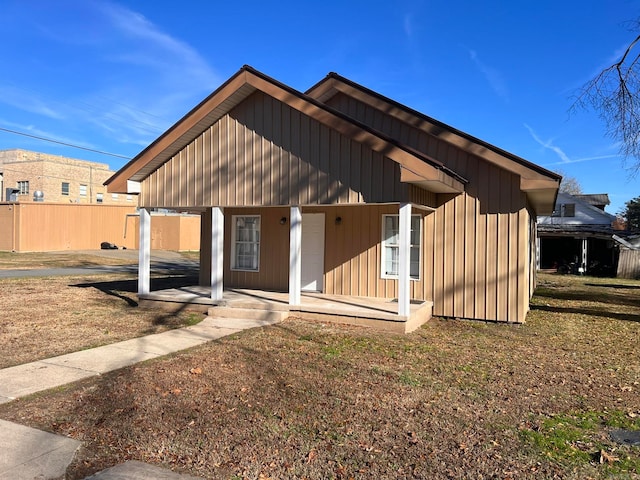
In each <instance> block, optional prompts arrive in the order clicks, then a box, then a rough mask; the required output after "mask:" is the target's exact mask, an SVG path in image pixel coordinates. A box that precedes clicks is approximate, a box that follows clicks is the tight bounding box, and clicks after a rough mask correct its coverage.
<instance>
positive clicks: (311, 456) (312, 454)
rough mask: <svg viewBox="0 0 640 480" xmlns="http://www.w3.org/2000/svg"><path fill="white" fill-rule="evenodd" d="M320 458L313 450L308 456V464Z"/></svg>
mask: <svg viewBox="0 0 640 480" xmlns="http://www.w3.org/2000/svg"><path fill="white" fill-rule="evenodd" d="M317 456H318V454H317V453H316V451H315V450H311V451H310V452H309V454H308V455H307V463H311V462H313V460H314V459H315V458H316V457H317Z"/></svg>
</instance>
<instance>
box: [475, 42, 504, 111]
mask: <svg viewBox="0 0 640 480" xmlns="http://www.w3.org/2000/svg"><path fill="white" fill-rule="evenodd" d="M468 50H469V57H470V58H471V61H472V62H473V63H474V64H475V66H476V67H477V68H478V70H480V73H482V75H484V78H485V79H486V80H487V82H489V85H490V86H491V88H492V89H493V91H494V92H495V93H496V94H497V95H498V96H499V97H500V98H502V99H503V100H505V101H507V100H509V90H508V88H507V85H506V83H505V81H504V79H503V78H502V74H501V73H500V72H499V71H498V70H496V69H495V68H491V67H489V66H488V65H485V64H484V63H483V62H482V61H480V58H478V53H477V52H476V51H475V50H472V49H468Z"/></svg>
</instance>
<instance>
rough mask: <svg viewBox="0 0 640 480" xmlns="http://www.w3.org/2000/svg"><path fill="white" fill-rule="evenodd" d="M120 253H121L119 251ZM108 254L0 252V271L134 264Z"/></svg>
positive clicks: (124, 258)
mask: <svg viewBox="0 0 640 480" xmlns="http://www.w3.org/2000/svg"><path fill="white" fill-rule="evenodd" d="M120 252H122V251H120ZM118 257H119V256H118V254H113V253H112V254H109V252H108V251H104V252H103V251H101V250H96V251H95V252H91V253H90V252H81V253H79V252H24V253H23V252H19V253H15V252H0V270H7V269H29V270H31V269H36V268H58V267H89V266H97V265H126V264H130V263H136V262H135V259H134V261H132V260H131V258H129V257H128V256H127V257H123V256H120V257H121V258H118Z"/></svg>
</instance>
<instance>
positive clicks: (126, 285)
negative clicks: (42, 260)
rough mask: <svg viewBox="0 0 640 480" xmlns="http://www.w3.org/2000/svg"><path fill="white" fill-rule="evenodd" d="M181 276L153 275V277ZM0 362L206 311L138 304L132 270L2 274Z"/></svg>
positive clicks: (171, 324)
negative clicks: (90, 273) (25, 275)
mask: <svg viewBox="0 0 640 480" xmlns="http://www.w3.org/2000/svg"><path fill="white" fill-rule="evenodd" d="M161 281H162V282H165V283H167V282H170V281H180V278H179V277H178V278H175V279H173V280H172V279H171V278H168V279H155V280H154V282H161ZM0 291H1V292H2V306H3V309H2V310H3V318H2V319H1V320H0V352H2V353H1V354H0V368H5V367H9V366H12V365H17V364H21V363H27V362H32V361H34V360H40V359H43V358H49V357H53V356H57V355H62V354H65V353H69V352H73V351H77V350H82V349H85V348H91V347H96V346H99V345H105V344H109V343H114V342H118V341H121V340H126V339H129V338H133V337H139V336H141V335H148V334H150V333H157V332H162V331H164V330H167V329H171V328H178V327H182V326H185V325H193V324H195V323H198V322H199V321H201V320H202V318H203V315H202V314H196V313H194V312H192V311H185V310H179V311H176V312H164V311H158V310H152V309H144V308H140V307H138V303H137V295H136V291H137V280H136V278H135V276H133V275H128V274H116V275H101V276H91V277H87V276H75V277H74V276H70V277H48V278H20V279H0Z"/></svg>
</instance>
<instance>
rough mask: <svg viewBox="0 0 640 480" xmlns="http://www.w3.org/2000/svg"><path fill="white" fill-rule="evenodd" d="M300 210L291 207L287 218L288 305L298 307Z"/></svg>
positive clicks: (300, 238)
mask: <svg viewBox="0 0 640 480" xmlns="http://www.w3.org/2000/svg"><path fill="white" fill-rule="evenodd" d="M301 256H302V209H301V208H300V207H299V206H294V207H291V215H290V217H289V305H300V302H301V296H300V287H301V285H302V282H301V279H300V277H301V276H302V259H301Z"/></svg>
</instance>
